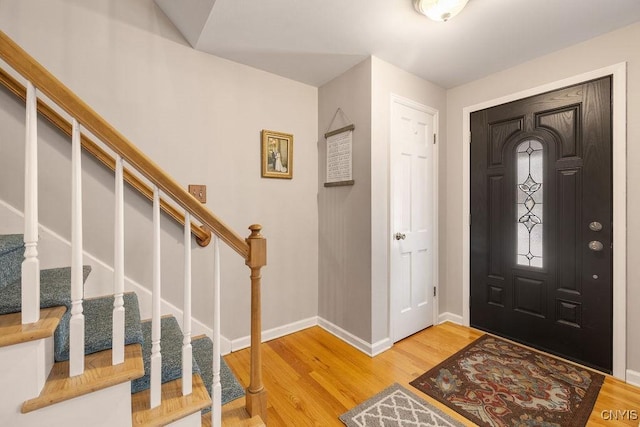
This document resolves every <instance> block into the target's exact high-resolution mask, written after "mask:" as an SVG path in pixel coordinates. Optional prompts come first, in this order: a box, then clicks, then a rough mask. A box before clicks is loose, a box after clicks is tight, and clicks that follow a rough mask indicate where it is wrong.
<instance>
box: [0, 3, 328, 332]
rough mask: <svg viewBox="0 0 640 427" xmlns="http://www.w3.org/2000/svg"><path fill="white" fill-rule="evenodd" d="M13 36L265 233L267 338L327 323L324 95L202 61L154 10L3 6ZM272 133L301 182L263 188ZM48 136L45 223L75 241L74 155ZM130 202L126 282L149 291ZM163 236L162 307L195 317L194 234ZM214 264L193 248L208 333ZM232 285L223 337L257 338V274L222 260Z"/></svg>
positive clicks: (10, 113) (225, 289)
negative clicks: (319, 198)
mask: <svg viewBox="0 0 640 427" xmlns="http://www.w3.org/2000/svg"><path fill="white" fill-rule="evenodd" d="M0 28H2V30H3V31H4V32H5V33H7V34H8V35H9V36H10V37H12V38H13V39H14V40H15V41H16V42H17V43H18V44H20V45H21V46H22V47H23V48H24V49H25V50H26V51H27V52H29V53H30V54H31V55H32V56H34V57H35V58H36V60H38V61H39V62H41V63H42V64H43V65H44V66H45V67H46V68H48V69H49V70H50V71H51V72H52V73H53V74H54V75H56V76H57V77H58V78H59V79H60V80H61V81H62V82H63V83H64V84H66V85H67V86H69V87H70V88H71V89H72V90H73V91H74V92H75V93H76V94H78V95H79V96H80V97H81V98H82V99H83V100H84V101H85V102H87V103H88V104H89V105H90V106H92V108H94V109H95V110H96V111H97V112H98V113H99V114H101V115H102V116H103V117H105V119H106V120H107V121H108V122H110V123H111V124H112V125H113V126H114V127H115V128H116V129H118V130H119V131H120V132H122V133H123V134H124V135H125V136H127V137H128V138H129V139H130V140H131V141H132V142H133V143H134V144H136V145H137V146H138V147H139V148H140V149H141V150H142V151H143V152H145V153H146V154H147V155H148V156H149V157H150V158H152V159H153V160H154V161H155V162H156V163H158V164H159V165H160V166H161V167H162V168H163V169H165V170H166V171H167V172H168V173H169V174H170V175H172V176H173V177H174V178H175V179H176V180H177V181H178V182H180V183H181V184H182V185H183V186H184V187H185V188H186V186H187V184H190V183H192V184H205V185H207V187H208V188H207V190H208V203H207V206H208V207H209V209H211V210H212V211H213V212H215V213H216V214H217V215H219V216H220V218H222V219H223V220H224V221H225V222H226V223H227V224H229V225H230V226H231V227H232V228H233V229H235V230H236V231H237V232H238V233H239V234H240V235H243V236H248V235H249V230H248V229H247V227H248V226H249V225H250V224H253V223H261V224H262V225H263V227H264V229H263V234H264V235H265V237H266V238H267V240H268V260H267V261H268V265H267V267H265V268H264V269H263V271H262V275H263V292H262V303H263V326H264V328H265V329H272V328H275V327H279V326H282V325H287V324H290V323H294V322H296V321H299V320H302V319H307V318H309V317H313V316H316V315H317V294H318V289H317V283H318V264H317V262H318V261H317V260H318V234H317V228H318V212H317V207H316V206H317V205H316V188H317V153H316V146H315V144H316V141H317V134H318V125H317V118H318V110H317V108H318V97H317V89H316V88H314V87H311V86H308V85H304V84H301V83H298V82H294V81H292V80H289V79H286V78H282V77H279V76H275V75H273V74H270V73H266V72H263V71H259V70H256V69H253V68H250V67H247V66H244V65H240V64H237V63H233V62H230V61H227V60H223V59H220V58H217V57H214V56H212V55H208V54H205V53H202V52H197V51H195V50H194V49H192V48H191V47H190V46H189V44H188V43H187V42H186V40H184V38H183V37H182V36H181V35H180V33H179V32H178V31H177V29H176V28H175V27H174V26H173V25H172V24H171V23H170V22H169V20H168V19H167V18H166V17H165V15H164V14H163V13H162V12H161V11H160V9H159V7H158V6H156V5H155V4H154V2H153V1H152V0H137V1H130V0H92V1H73V0H33V1H28V2H25V1H21V0H3V1H2V2H0ZM14 104H15V101H13V99H12V97H11V96H10V95H7V94H6V93H0V110H2V111H3V112H2V113H0V153H1V154H0V182H1V183H2V184H1V185H0V199H2V200H5V201H6V202H7V203H9V204H10V205H12V206H14V207H16V208H18V209H19V210H21V209H22V206H23V200H22V198H23V184H22V176H23V173H24V172H23V158H24V154H23V151H24V149H23V145H24V133H23V132H24V108H23V107H22V109H20V108H18V107H17V106H16V105H14ZM20 110H21V112H20ZM16 111H17V112H16ZM261 129H271V130H276V131H282V132H287V133H292V134H293V135H294V155H295V164H294V171H293V174H294V177H293V179H292V180H279V179H263V178H261V177H260V131H261ZM40 130H41V131H42V132H41V135H40V140H41V147H40V161H41V168H40V172H41V175H40V189H41V203H40V220H41V222H42V223H43V224H44V225H45V226H47V227H49V228H50V229H52V230H53V231H55V232H56V233H58V234H60V235H61V236H63V237H65V238H68V237H69V236H70V220H69V211H70V202H69V201H70V191H69V189H70V183H69V177H70V169H69V158H70V155H69V153H70V144H69V143H68V142H67V141H66V139H65V138H63V137H62V136H61V135H60V134H59V133H58V132H57V131H54V130H52V129H50V128H49V126H48V125H46V124H44V123H43V122H42V121H41V122H40ZM83 160H84V164H83V166H84V169H85V170H84V172H83V180H84V181H83V186H84V189H83V192H84V219H85V227H84V238H85V239H84V240H85V249H86V250H87V251H88V252H90V253H92V254H94V255H95V256H96V257H97V258H99V259H101V260H103V261H105V262H106V263H107V264H109V265H112V263H113V261H112V259H113V246H112V245H113V231H112V230H113V174H112V173H111V172H108V171H107V170H106V169H105V168H103V167H102V166H100V165H98V164H97V163H96V162H95V161H94V160H92V159H91V158H87V156H83ZM43 166H44V167H43ZM9 183H11V185H9ZM125 200H126V204H127V208H126V212H125V227H126V232H127V241H126V249H125V257H126V259H125V263H126V270H127V271H126V274H127V276H128V277H130V278H131V279H132V280H134V281H136V282H138V283H141V284H143V285H147V286H150V284H151V276H152V273H151V272H152V269H151V255H150V254H151V250H150V241H151V240H150V238H151V205H150V203H149V202H147V201H146V200H145V199H143V198H142V196H139V195H138V194H136V193H135V192H132V191H130V190H127V192H126V194H125ZM162 229H163V236H162V256H163V270H162V274H163V285H162V286H163V289H162V296H163V298H165V299H167V300H168V301H169V302H171V303H173V304H175V305H176V306H178V307H182V274H183V273H182V271H183V266H182V243H181V242H182V237H181V234H182V231H181V227H179V226H177V225H176V224H175V223H174V222H173V221H171V220H169V219H168V218H166V217H163V219H162ZM194 245H195V243H194ZM176 260H178V261H177V262H176ZM211 260H212V258H211V248H210V247H208V248H205V249H201V248H199V247H196V246H194V254H193V265H194V272H193V273H194V278H193V282H194V291H193V295H194V301H193V313H194V316H195V317H196V318H198V319H200V320H202V321H203V322H205V323H207V324H208V325H210V324H211V322H212V315H211V309H210V307H211V301H212V298H213V295H212V289H211V285H210V284H211V283H212V282H213V271H212V266H211V264H212V262H211ZM221 273H222V307H223V311H222V325H221V327H222V332H223V334H224V335H225V336H226V337H228V338H229V339H232V340H233V339H236V338H240V337H244V336H247V335H248V334H249V321H250V308H249V305H250V298H249V295H250V280H249V269H248V268H247V267H246V266H245V265H244V262H243V260H242V259H241V258H240V257H238V256H237V255H236V254H235V253H234V252H233V251H231V250H230V249H223V251H222V271H221Z"/></svg>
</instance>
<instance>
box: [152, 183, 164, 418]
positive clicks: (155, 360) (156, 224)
mask: <svg viewBox="0 0 640 427" xmlns="http://www.w3.org/2000/svg"><path fill="white" fill-rule="evenodd" d="M160 283H161V282H160V190H159V189H158V187H157V186H155V185H154V187H153V294H152V295H151V298H152V302H151V408H155V407H157V406H160V402H161V400H162V355H161V354H160V337H161V328H160V322H161V319H160Z"/></svg>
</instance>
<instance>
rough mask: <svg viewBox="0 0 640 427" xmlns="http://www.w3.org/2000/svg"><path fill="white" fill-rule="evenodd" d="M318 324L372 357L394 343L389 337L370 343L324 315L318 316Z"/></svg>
mask: <svg viewBox="0 0 640 427" xmlns="http://www.w3.org/2000/svg"><path fill="white" fill-rule="evenodd" d="M318 326H320V327H321V328H322V329H324V330H325V331H327V332H329V333H330V334H332V335H335V336H336V337H338V338H340V339H341V340H342V341H344V342H346V343H347V344H349V345H351V346H352V347H355V348H356V349H358V350H360V351H361V352H363V353H364V354H366V355H367V356H370V357H373V356H375V355H377V354H380V353H382V352H383V351H385V350H388V349H389V348H391V346H392V345H393V343H392V342H391V339H389V338H385V339H382V340H380V341H378V342H375V343H373V344H371V343H368V342H366V341H365V340H363V339H362V338H359V337H357V336H355V335H353V334H352V333H351V332H348V331H345V330H344V329H342V328H341V327H340V326H338V325H335V324H333V323H331V322H329V321H328V320H326V319H323V318H322V317H318Z"/></svg>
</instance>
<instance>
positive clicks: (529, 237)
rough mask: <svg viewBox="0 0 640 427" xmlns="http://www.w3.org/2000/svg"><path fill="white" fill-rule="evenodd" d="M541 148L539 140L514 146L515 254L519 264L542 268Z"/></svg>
mask: <svg viewBox="0 0 640 427" xmlns="http://www.w3.org/2000/svg"><path fill="white" fill-rule="evenodd" d="M543 154H544V152H543V148H542V144H541V143H540V142H539V141H535V140H530V141H524V142H522V143H521V144H520V145H518V147H517V148H516V156H517V166H516V175H517V177H518V182H517V187H518V188H517V192H518V196H517V197H516V203H517V206H516V207H517V209H516V212H517V218H516V220H517V222H518V224H517V227H518V233H517V239H518V244H517V250H518V253H517V257H516V262H517V263H518V264H519V265H526V266H528V267H539V268H542V246H543V245H542V242H543V240H542V238H543V235H542V217H543V213H542V212H543V209H542V206H543V204H542V201H543V192H542V181H543V179H542V177H543V170H542V164H543Z"/></svg>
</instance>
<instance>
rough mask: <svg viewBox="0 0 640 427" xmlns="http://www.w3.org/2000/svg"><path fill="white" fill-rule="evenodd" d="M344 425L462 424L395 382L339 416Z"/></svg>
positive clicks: (452, 426) (431, 426) (428, 426)
mask: <svg viewBox="0 0 640 427" xmlns="http://www.w3.org/2000/svg"><path fill="white" fill-rule="evenodd" d="M340 421H342V422H343V423H344V424H345V425H346V426H347V427H374V426H375V427H464V424H462V423H460V422H458V421H456V420H454V419H453V418H451V417H450V416H449V415H447V414H445V413H444V412H442V411H440V410H439V409H438V408H436V407H434V406H433V405H431V404H429V403H427V402H425V401H424V400H422V399H421V398H419V397H418V396H416V395H415V394H413V393H411V392H410V391H409V390H407V389H406V388H404V387H402V386H401V385H399V384H393V385H392V386H391V387H388V388H386V389H384V390H382V391H381V392H380V393H378V394H376V395H375V396H373V397H372V398H370V399H367V400H366V401H365V402H364V403H361V404H360V405H358V406H356V407H355V408H353V409H352V410H350V411H349V412H347V413H345V414H342V415H341V416H340Z"/></svg>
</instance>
